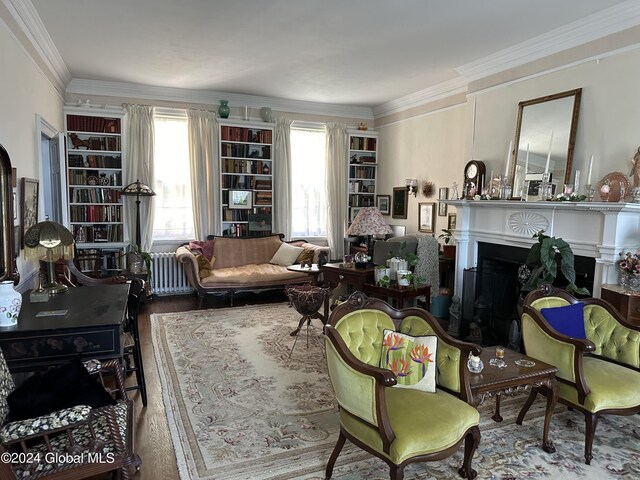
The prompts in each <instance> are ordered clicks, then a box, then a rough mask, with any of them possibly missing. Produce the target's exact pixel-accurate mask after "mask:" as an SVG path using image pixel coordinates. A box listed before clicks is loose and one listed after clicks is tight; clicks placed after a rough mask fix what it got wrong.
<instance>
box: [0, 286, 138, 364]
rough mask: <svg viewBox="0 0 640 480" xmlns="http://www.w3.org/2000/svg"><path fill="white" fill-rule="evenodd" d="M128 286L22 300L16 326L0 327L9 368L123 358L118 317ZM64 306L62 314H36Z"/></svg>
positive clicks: (0, 342) (0, 340)
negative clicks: (78, 357)
mask: <svg viewBox="0 0 640 480" xmlns="http://www.w3.org/2000/svg"><path fill="white" fill-rule="evenodd" d="M128 293H129V285H128V284H120V285H102V286H99V287H77V288H70V289H69V291H67V292H65V293H61V294H58V295H53V296H51V297H50V299H49V301H48V302H43V303H31V302H29V292H27V293H25V294H24V295H23V298H22V308H21V310H20V316H19V317H18V324H17V325H14V326H12V327H3V328H0V348H2V352H3V354H4V357H5V359H6V361H7V365H8V366H9V369H10V370H11V371H12V372H19V371H33V370H38V369H40V368H44V367H48V366H51V365H57V364H60V363H64V362H66V361H69V360H70V359H72V358H73V357H75V356H76V355H77V354H78V353H80V354H82V358H83V359H89V358H97V359H102V360H104V359H110V358H120V357H122V342H121V332H122V320H123V319H124V315H125V312H126V307H127V297H128ZM65 309H66V310H68V311H69V313H68V314H67V315H66V316H64V317H63V316H53V317H36V314H37V313H38V312H41V311H47V310H65Z"/></svg>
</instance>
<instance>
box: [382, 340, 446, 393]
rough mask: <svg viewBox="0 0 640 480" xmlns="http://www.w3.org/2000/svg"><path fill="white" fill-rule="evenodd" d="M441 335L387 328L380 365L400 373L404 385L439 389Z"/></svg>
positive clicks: (401, 386) (421, 388)
mask: <svg viewBox="0 0 640 480" xmlns="http://www.w3.org/2000/svg"><path fill="white" fill-rule="evenodd" d="M437 350H438V337H436V336H435V335H425V336H423V337H412V336H411V335H406V334H404V333H400V332H396V331H394V330H384V336H383V339H382V355H381V356H380V367H381V368H386V369H387V370H391V371H392V372H393V373H395V374H396V377H397V379H398V383H397V384H396V385H395V386H396V387H400V388H415V389H416V390H422V391H423V392H429V393H435V392H436V354H437Z"/></svg>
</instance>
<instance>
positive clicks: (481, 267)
mask: <svg viewBox="0 0 640 480" xmlns="http://www.w3.org/2000/svg"><path fill="white" fill-rule="evenodd" d="M528 253H529V249H528V248H521V247H513V246H507V245H499V244H495V243H487V242H478V261H477V267H475V268H473V269H471V270H470V271H467V272H465V276H466V279H467V282H468V283H470V288H466V289H465V290H464V292H463V295H462V297H463V298H462V304H463V322H462V331H461V336H462V337H463V338H466V337H467V336H468V335H469V325H470V323H471V322H475V323H476V324H478V326H479V327H480V330H481V333H482V342H481V343H482V344H483V345H496V344H502V345H507V344H509V342H510V340H511V339H510V338H509V333H510V329H511V326H512V322H513V320H518V319H519V310H518V307H519V305H518V302H519V300H520V293H521V287H522V285H521V283H520V282H519V280H518V269H519V268H520V267H521V266H522V265H524V263H525V262H526V259H527V255H528ZM575 268H576V284H577V285H578V286H579V287H586V288H587V289H588V290H589V291H590V292H592V291H593V276H594V272H595V259H594V258H590V257H585V256H580V255H577V256H576V257H575ZM566 283H567V282H566V280H565V279H564V277H563V276H562V274H561V273H559V275H558V278H557V285H558V286H564V285H566Z"/></svg>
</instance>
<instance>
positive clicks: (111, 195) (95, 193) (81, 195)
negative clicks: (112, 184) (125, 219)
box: [69, 187, 122, 203]
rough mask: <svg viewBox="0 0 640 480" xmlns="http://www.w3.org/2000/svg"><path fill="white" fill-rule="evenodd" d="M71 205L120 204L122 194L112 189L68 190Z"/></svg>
mask: <svg viewBox="0 0 640 480" xmlns="http://www.w3.org/2000/svg"><path fill="white" fill-rule="evenodd" d="M69 201H70V202H71V203H122V193H121V191H120V190H116V189H113V188H99V187H98V188H77V187H75V188H70V189H69Z"/></svg>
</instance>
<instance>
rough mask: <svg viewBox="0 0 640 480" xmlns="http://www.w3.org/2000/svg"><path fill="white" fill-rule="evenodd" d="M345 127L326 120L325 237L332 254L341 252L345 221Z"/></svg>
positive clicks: (332, 255) (337, 256)
mask: <svg viewBox="0 0 640 480" xmlns="http://www.w3.org/2000/svg"><path fill="white" fill-rule="evenodd" d="M348 168H349V166H348V164H347V128H346V126H345V125H343V124H340V123H334V122H331V123H328V124H327V241H328V243H329V248H330V249H331V258H333V259H341V258H342V256H343V255H344V232H345V228H346V224H347V218H346V217H347V200H348V199H347V195H348V192H347V175H348V173H349V172H348Z"/></svg>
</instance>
